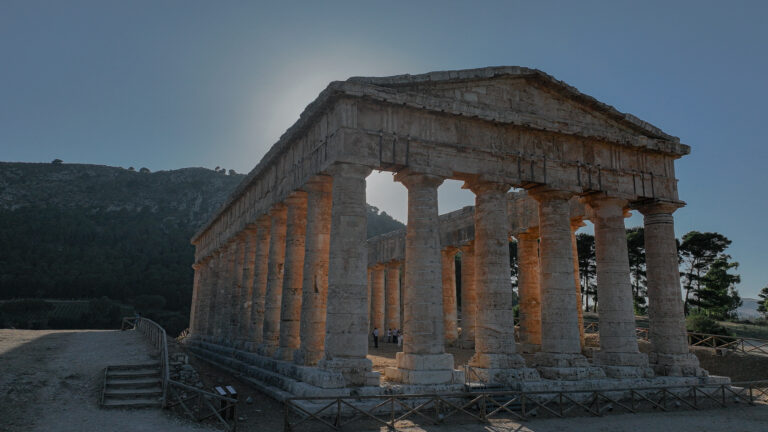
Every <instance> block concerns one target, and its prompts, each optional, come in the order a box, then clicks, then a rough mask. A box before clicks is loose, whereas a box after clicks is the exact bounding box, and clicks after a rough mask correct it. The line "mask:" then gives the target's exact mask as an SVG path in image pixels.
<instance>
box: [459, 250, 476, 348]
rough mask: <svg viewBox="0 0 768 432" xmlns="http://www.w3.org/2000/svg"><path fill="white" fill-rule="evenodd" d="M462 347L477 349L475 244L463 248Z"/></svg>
mask: <svg viewBox="0 0 768 432" xmlns="http://www.w3.org/2000/svg"><path fill="white" fill-rule="evenodd" d="M460 249H461V347H462V348H474V347H475V322H476V321H477V290H476V288H475V244H474V241H472V242H471V243H469V244H466V245H464V246H462V247H461V248H460Z"/></svg>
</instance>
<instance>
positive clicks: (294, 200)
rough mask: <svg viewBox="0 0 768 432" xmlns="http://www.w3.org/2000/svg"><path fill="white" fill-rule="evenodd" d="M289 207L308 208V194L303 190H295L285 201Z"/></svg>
mask: <svg viewBox="0 0 768 432" xmlns="http://www.w3.org/2000/svg"><path fill="white" fill-rule="evenodd" d="M283 202H284V203H285V205H286V206H288V207H302V206H304V207H306V205H307V193H306V192H304V191H303V190H295V191H293V192H291V194H290V195H288V197H287V198H285V199H284V200H283Z"/></svg>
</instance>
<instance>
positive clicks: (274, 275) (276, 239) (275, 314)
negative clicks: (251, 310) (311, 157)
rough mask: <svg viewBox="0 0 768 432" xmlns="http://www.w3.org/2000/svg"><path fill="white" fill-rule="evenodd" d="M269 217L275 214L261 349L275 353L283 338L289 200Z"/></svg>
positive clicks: (271, 231) (268, 354)
mask: <svg viewBox="0 0 768 432" xmlns="http://www.w3.org/2000/svg"><path fill="white" fill-rule="evenodd" d="M269 217H270V218H271V225H270V239H269V269H268V271H267V291H266V295H265V296H264V328H263V332H262V334H263V337H262V341H261V345H260V346H259V349H258V352H259V354H261V355H266V356H273V355H274V354H275V352H276V351H277V347H278V345H279V342H280V306H281V304H282V296H283V276H284V273H285V268H284V267H285V236H286V230H287V226H286V224H287V217H288V209H287V207H286V206H285V204H283V203H277V204H275V205H273V206H272V209H271V210H270V211H269Z"/></svg>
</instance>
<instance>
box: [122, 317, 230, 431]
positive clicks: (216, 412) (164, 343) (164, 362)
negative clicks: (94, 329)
mask: <svg viewBox="0 0 768 432" xmlns="http://www.w3.org/2000/svg"><path fill="white" fill-rule="evenodd" d="M128 328H133V329H134V330H139V331H141V332H142V333H143V334H144V336H145V337H147V338H148V339H149V341H150V342H151V343H152V345H153V346H154V347H155V348H157V350H158V351H159V352H160V373H161V376H162V386H163V399H162V406H163V408H170V406H169V403H168V392H169V389H171V387H177V388H179V389H181V390H184V391H188V392H193V393H195V394H196V396H197V397H198V398H199V401H201V405H202V402H204V403H205V405H206V406H207V407H208V408H209V409H210V410H211V412H212V414H210V415H208V416H205V417H202V418H196V417H195V416H194V415H191V418H193V419H195V420H197V421H201V420H205V419H206V418H208V417H214V416H215V417H216V418H217V419H218V420H219V421H220V422H222V423H223V424H224V426H225V427H226V428H227V430H231V431H234V430H235V429H236V427H237V422H236V421H235V423H234V424H233V425H232V426H230V425H229V423H228V422H227V421H226V420H225V419H224V418H223V417H222V416H221V413H222V412H223V411H225V410H227V409H229V408H230V406H234V407H236V406H237V400H236V399H233V398H230V397H226V396H221V395H218V394H216V393H211V392H208V391H205V390H203V389H199V388H197V387H192V386H188V385H186V384H184V383H181V382H179V381H175V380H172V379H171V377H170V370H169V369H170V367H169V365H170V362H169V360H168V338H167V335H166V333H165V329H164V328H163V327H162V326H160V324H158V323H156V322H154V321H152V320H151V319H149V318H144V317H125V318H123V322H122V326H121V329H122V330H126V329H128ZM173 393H174V394H176V392H175V391H174V392H173ZM177 396H178V395H177ZM189 399H191V398H188V399H187V400H189ZM208 399H216V400H220V401H224V402H227V406H226V407H224V408H216V407H214V406H213V405H211V403H210V401H209V400H208ZM172 405H181V406H182V407H183V408H184V410H185V412H187V414H191V411H190V410H189V409H188V408H187V406H186V405H185V401H184V400H183V399H181V398H179V400H178V401H174V402H173V404H172ZM236 418H237V417H236V416H235V419H236Z"/></svg>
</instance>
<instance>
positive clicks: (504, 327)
mask: <svg viewBox="0 0 768 432" xmlns="http://www.w3.org/2000/svg"><path fill="white" fill-rule="evenodd" d="M469 187H470V189H471V190H472V192H474V193H475V280H476V283H477V285H476V289H477V301H478V303H477V309H478V314H477V318H476V322H477V325H476V327H475V355H474V356H473V357H472V359H471V360H470V365H472V366H475V367H480V368H485V369H507V368H519V367H522V366H524V365H525V363H524V361H523V359H522V357H520V356H519V355H517V354H516V348H515V324H514V320H513V319H512V316H513V310H512V308H513V304H512V303H513V294H512V284H511V281H510V267H509V262H510V259H509V236H508V232H507V231H508V228H507V227H508V224H509V219H508V217H507V195H506V193H507V191H508V190H509V188H510V186H509V185H507V184H501V183H494V182H484V181H478V182H472V183H470V184H469Z"/></svg>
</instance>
